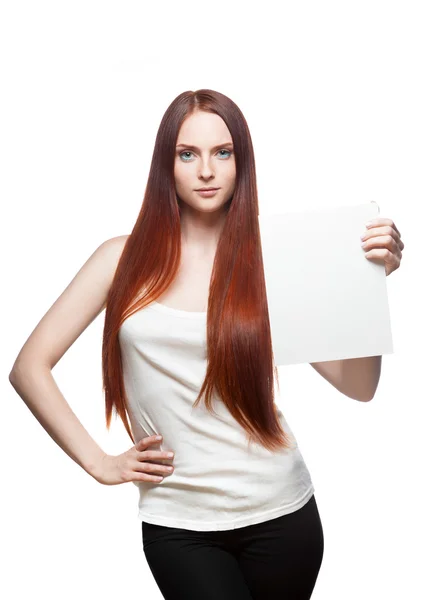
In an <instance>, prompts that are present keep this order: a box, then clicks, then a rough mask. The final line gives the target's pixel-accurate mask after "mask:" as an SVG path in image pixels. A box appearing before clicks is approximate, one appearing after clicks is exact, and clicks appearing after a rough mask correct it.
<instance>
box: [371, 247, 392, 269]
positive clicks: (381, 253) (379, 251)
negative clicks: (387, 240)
mask: <svg viewBox="0 0 425 600" xmlns="http://www.w3.org/2000/svg"><path fill="white" fill-rule="evenodd" d="M365 257H366V258H369V259H370V258H376V259H378V260H379V261H383V262H385V263H387V264H391V265H395V266H396V267H398V266H399V264H400V260H399V258H398V257H397V256H396V255H395V254H393V253H392V252H391V251H390V250H388V248H374V249H373V250H369V252H366V254H365Z"/></svg>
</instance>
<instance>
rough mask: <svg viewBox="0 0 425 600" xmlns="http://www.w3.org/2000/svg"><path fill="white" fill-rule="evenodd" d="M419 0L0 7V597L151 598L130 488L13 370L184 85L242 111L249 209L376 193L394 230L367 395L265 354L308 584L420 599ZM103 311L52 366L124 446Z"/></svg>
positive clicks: (132, 184) (112, 218)
mask: <svg viewBox="0 0 425 600" xmlns="http://www.w3.org/2000/svg"><path fill="white" fill-rule="evenodd" d="M278 10H279V13H278V12H277V11H278ZM422 10H423V3H421V2H419V1H417V2H413V1H409V0H403V1H399V2H393V1H388V0H386V1H385V2H384V1H382V2H378V1H373V0H367V1H359V0H358V1H357V2H338V1H333V2H329V1H326V2H324V1H322V2H303V1H298V2H281V3H275V2H266V1H264V0H263V1H262V2H259V3H247V2H244V3H241V2H231V1H227V2H224V3H207V4H206V5H204V4H201V3H193V2H192V3H181V2H158V3H147V2H146V3H145V2H134V1H133V2H129V1H127V2H122V1H121V2H118V1H116V2H110V1H102V2H100V1H98V2H94V1H90V0H84V1H75V0H74V1H73V2H53V1H51V2H46V1H42V0H39V1H38V2H22V1H21V2H20V1H15V2H7V3H6V2H3V3H2V5H1V10H0V23H1V24H0V61H1V62H0V68H1V72H0V80H1V88H2V91H1V94H0V103H1V106H0V119H1V135H0V138H1V139H0V144H1V146H0V151H1V157H0V158H1V171H2V173H1V179H0V186H1V187H0V193H1V206H2V216H3V218H2V235H1V244H2V254H1V256H2V270H3V283H4V287H3V294H2V316H3V323H2V341H3V344H2V361H1V364H2V379H1V381H2V388H1V398H2V413H3V418H2V419H1V425H0V428H1V429H0V439H1V453H2V454H1V456H2V482H1V483H2V490H3V491H2V511H1V523H0V527H1V531H2V535H1V545H2V548H1V551H2V554H3V557H4V558H3V561H2V566H3V575H2V578H1V583H0V586H1V588H4V589H0V593H1V595H2V596H3V597H5V598H7V599H8V600H15V599H22V598H25V597H35V598H43V599H45V600H48V599H50V598H52V599H55V600H56V599H57V598H61V599H62V600H68V599H69V600H71V599H74V598H75V597H76V596H77V595H78V596H79V597H81V598H84V599H86V598H87V599H89V598H90V599H91V598H101V599H102V600H109V599H114V600H115V599H116V598H130V597H131V598H140V599H142V598H149V600H156V599H160V598H161V597H162V596H161V594H160V592H159V590H158V588H157V586H156V583H155V580H154V579H153V576H152V574H151V572H150V570H149V567H148V565H147V562H146V560H145V557H144V554H143V551H142V538H141V530H140V523H139V521H138V520H137V500H138V490H137V488H136V487H135V486H134V485H132V484H127V485H120V486H103V485H100V484H98V483H97V482H96V481H95V480H94V479H92V478H91V477H90V476H89V475H87V474H86V473H85V471H83V470H82V469H81V468H80V467H79V466H78V465H77V464H76V463H74V462H73V461H72V460H71V459H70V458H69V457H68V456H67V455H66V454H65V453H64V452H63V451H62V450H61V449H60V448H59V447H58V446H57V445H56V444H55V443H54V442H53V440H52V439H51V438H50V437H49V436H48V434H47V433H46V432H45V431H44V430H43V429H42V427H41V426H40V424H39V423H38V421H37V420H36V419H35V418H34V417H33V415H32V414H31V413H30V411H29V410H28V408H27V407H26V405H25V404H24V403H23V402H22V400H21V399H20V397H19V396H18V395H17V394H16V392H15V390H14V389H13V388H12V386H11V385H10V383H9V381H8V374H9V372H10V369H11V367H12V364H13V362H14V360H15V357H16V355H17V354H18V352H19V350H20V348H21V347H22V345H23V344H24V342H25V340H26V339H27V337H28V336H29V334H30V333H31V331H32V330H33V329H34V327H35V326H36V324H37V323H38V321H39V320H40V319H41V317H42V316H43V314H44V313H45V312H46V311H47V310H48V308H49V307H50V306H51V304H52V303H53V302H54V301H55V299H56V298H57V297H58V296H59V295H60V294H61V293H62V291H63V290H64V288H65V287H66V286H67V285H68V283H69V282H70V280H71V279H72V278H73V277H74V275H75V274H76V272H77V271H78V270H79V269H80V267H81V266H82V264H83V263H84V262H85V261H86V260H87V258H88V257H89V256H90V254H91V253H92V252H93V251H94V250H95V248H96V247H97V246H98V245H99V244H100V243H101V242H102V241H104V240H106V239H107V238H109V237H113V236H116V235H123V234H128V233H130V231H131V229H132V227H133V225H134V222H135V220H136V218H137V215H138V212H139V210H140V206H141V202H142V199H143V194H144V189H145V185H146V180H147V175H148V171H149V167H150V160H151V156H152V151H153V146H154V140H155V136H156V132H157V128H158V126H159V123H160V120H161V118H162V115H163V113H164V111H165V110H166V108H167V107H168V105H169V104H170V103H171V101H172V100H173V99H174V98H175V97H176V96H177V95H178V94H180V93H181V92H183V91H185V90H196V89H199V88H211V89H215V90H218V91H220V92H222V93H224V94H226V95H227V96H229V97H230V98H232V100H234V101H235V102H236V103H237V104H238V106H239V107H240V108H241V110H242V112H243V113H244V115H245V117H246V119H247V122H248V124H249V127H250V131H251V135H252V138H253V142H254V149H255V156H256V166H257V176H258V189H259V196H260V207H263V208H264V210H271V209H273V207H275V206H276V207H278V208H279V210H281V211H282V210H284V209H285V206H286V205H288V206H291V208H293V206H294V205H295V206H298V207H299V209H300V210H303V209H305V210H307V209H309V208H314V207H318V206H327V205H329V206H331V205H332V206H336V205H341V206H342V205H352V204H356V203H361V202H369V201H370V200H375V201H376V202H377V203H378V204H379V206H380V208H381V216H382V217H388V218H391V219H393V220H394V222H395V224H396V226H397V227H398V228H399V230H400V232H401V234H402V239H403V241H404V243H405V250H404V252H403V260H402V264H401V267H400V269H399V270H397V271H395V272H394V273H392V274H391V275H390V276H389V278H388V279H387V285H388V296H389V304H390V312H391V327H392V333H393V341H394V354H392V355H387V356H384V357H383V364H382V374H381V380H380V383H379V387H378V390H377V393H376V395H375V397H374V399H373V400H372V401H371V402H370V403H361V402H357V401H355V400H352V399H350V398H348V397H346V396H344V395H342V394H341V393H339V392H338V391H337V390H336V389H334V388H333V387H332V386H331V385H330V384H329V383H328V382H327V381H326V380H324V379H323V378H322V377H320V375H319V374H318V373H316V372H315V371H314V369H313V368H312V367H311V366H310V365H308V364H302V365H295V366H291V367H284V368H280V369H279V375H280V382H281V398H280V401H279V405H280V408H281V409H282V410H283V411H284V414H285V416H286V418H287V420H288V422H289V424H290V426H291V428H292V430H293V432H294V434H295V435H296V437H297V440H298V443H299V447H300V449H301V451H302V453H303V456H304V459H305V461H306V463H307V466H308V468H309V470H310V473H311V475H312V479H313V481H314V484H315V488H316V501H317V504H318V508H319V511H320V515H321V518H322V523H323V528H324V536H325V551H324V558H323V563H322V567H321V570H320V572H319V575H318V579H317V582H316V587H315V590H314V593H313V597H314V598H315V599H317V600H321V599H323V600H334V599H335V600H341V599H342V598H343V599H344V600H354V599H356V600H357V599H358V598H362V599H363V600H376V599H377V598H386V599H388V600H389V599H393V598H394V599H396V598H397V599H398V598H409V599H412V600H415V599H417V598H421V597H423V596H422V594H423V588H424V583H423V574H422V570H423V559H424V555H423V543H424V535H425V528H424V518H423V501H424V495H423V488H422V483H423V464H424V450H423V431H424V430H423V423H424V420H423V417H424V400H425V398H424V385H423V371H424V358H425V357H424V352H423V347H424V333H425V328H424V317H423V306H424V305H425V302H424V294H423V269H424V259H425V255H424V254H425V253H424V249H423V244H424V209H423V205H424V199H425V194H424V187H425V186H424V164H425V163H424V159H425V146H424V139H425V116H424V115H425V111H424V106H425V88H424V56H425V41H424V35H423V32H424V28H425V20H424V16H423V13H422ZM260 210H261V208H260ZM359 243H360V240H359ZM335 252H338V248H337V247H335ZM103 318H104V313H102V314H101V315H100V316H99V317H98V318H97V319H96V320H95V321H94V322H93V323H92V324H91V325H90V327H89V328H88V329H87V330H86V331H85V332H84V334H83V335H81V336H80V338H79V339H78V340H77V341H76V342H75V344H74V345H73V346H72V347H71V348H70V350H69V351H68V352H67V353H66V355H65V356H64V357H63V358H62V360H61V361H60V363H59V364H58V365H57V366H56V367H55V369H54V372H53V373H54V377H55V379H56V381H57V383H58V385H59V387H60V389H61V391H62V392H63V394H64V396H65V397H66V399H67V401H68V402H69V404H70V405H71V407H72V408H73V410H74V411H75V412H76V414H77V415H78V417H79V418H80V420H81V421H82V423H83V424H84V426H85V427H86V428H87V429H88V431H89V432H90V434H91V435H92V436H93V437H94V438H95V439H96V441H97V442H98V443H99V444H100V445H101V446H102V448H103V449H104V450H105V451H107V452H109V453H111V454H112V453H114V454H118V453H121V452H124V451H125V450H127V449H128V448H129V447H130V446H131V441H130V439H129V438H128V436H127V434H126V432H125V430H124V427H123V426H122V424H121V422H118V421H114V422H113V426H112V428H111V430H110V432H107V431H106V427H105V419H104V404H103V396H102V391H101V336H102V330H103ZM170 568H172V565H170ZM283 596H284V594H283V595H282V597H283Z"/></svg>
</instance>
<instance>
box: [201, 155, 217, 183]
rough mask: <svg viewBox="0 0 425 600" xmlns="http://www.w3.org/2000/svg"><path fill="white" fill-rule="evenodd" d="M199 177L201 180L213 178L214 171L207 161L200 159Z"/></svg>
mask: <svg viewBox="0 0 425 600" xmlns="http://www.w3.org/2000/svg"><path fill="white" fill-rule="evenodd" d="M199 177H200V178H201V179H211V177H214V171H213V169H212V167H211V163H210V161H209V159H202V160H201V161H200V167H199Z"/></svg>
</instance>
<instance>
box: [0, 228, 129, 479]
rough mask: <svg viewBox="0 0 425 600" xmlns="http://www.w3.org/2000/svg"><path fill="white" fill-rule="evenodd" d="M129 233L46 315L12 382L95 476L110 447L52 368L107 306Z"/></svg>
mask: <svg viewBox="0 0 425 600" xmlns="http://www.w3.org/2000/svg"><path fill="white" fill-rule="evenodd" d="M127 237H128V236H118V237H114V238H111V239H109V240H106V241H105V242H103V243H102V244H101V245H100V246H99V247H98V248H97V249H96V250H95V251H94V252H93V254H92V255H91V256H90V257H89V258H88V260H87V261H86V262H85V264H84V265H83V266H82V267H81V269H80V270H79V271H78V273H77V274H76V276H75V277H74V279H73V280H72V281H71V283H70V284H69V285H68V287H67V288H66V289H65V290H64V292H63V293H62V294H61V295H60V296H59V298H58V299H57V300H56V301H55V303H54V304H53V305H52V306H51V307H50V309H49V310H48V311H47V313H46V314H45V315H44V316H43V318H42V319H41V321H40V322H39V323H38V325H37V326H36V328H35V329H34V331H33V332H32V333H31V335H30V336H29V338H28V339H27V341H26V342H25V344H24V346H23V347H22V349H21V351H20V352H19V354H18V356H17V358H16V360H15V363H14V365H13V367H12V370H11V372H10V374H9V381H10V383H11V384H12V385H13V387H14V388H15V390H16V392H17V393H18V394H19V396H20V397H21V398H22V400H23V401H24V402H25V404H26V405H27V406H28V408H29V409H30V411H31V412H32V413H33V415H34V416H35V417H36V418H37V420H38V421H39V422H40V424H41V425H42V426H43V427H44V429H45V430H46V431H47V433H48V434H49V435H50V436H51V437H52V439H53V440H54V441H55V442H56V443H57V444H58V445H59V446H60V447H61V448H62V450H64V452H66V453H67V454H68V456H70V457H71V458H72V459H73V460H74V461H75V462H76V463H77V464H79V465H80V466H81V467H82V468H83V469H84V470H85V471H86V472H87V473H89V474H90V475H92V476H93V477H95V475H96V466H97V465H98V464H99V461H100V460H101V458H102V457H103V456H105V454H106V453H105V452H104V451H103V450H102V449H101V448H100V447H99V446H98V444H97V443H96V442H95V441H94V440H93V438H92V437H91V436H90V435H89V433H88V432H87V430H86V429H85V428H84V427H83V425H82V423H81V422H80V421H79V419H78V418H77V416H76V415H75V414H74V412H73V411H72V409H71V407H70V406H69V404H68V403H67V401H66V400H65V398H64V396H63V395H62V393H61V391H60V390H59V388H58V386H57V384H56V382H55V380H54V378H53V375H52V369H53V367H54V366H55V365H56V363H57V362H58V361H59V360H60V358H61V357H62V356H63V355H64V354H65V352H66V351H67V350H68V349H69V348H70V346H71V345H72V344H73V343H74V342H75V340H76V339H77V338H78V337H79V336H80V335H81V333H82V332H83V331H84V330H85V329H86V328H87V327H88V326H89V325H90V323H91V322H92V321H93V320H94V319H95V318H96V317H97V316H98V315H99V314H100V312H101V311H102V310H103V309H104V307H105V303H106V297H107V294H108V291H109V288H110V286H111V283H112V280H113V277H114V274H115V270H116V266H117V264H118V260H119V258H120V256H121V252H122V250H123V248H124V244H125V241H126V239H127Z"/></svg>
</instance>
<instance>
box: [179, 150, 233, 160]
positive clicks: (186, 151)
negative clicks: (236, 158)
mask: <svg viewBox="0 0 425 600" xmlns="http://www.w3.org/2000/svg"><path fill="white" fill-rule="evenodd" d="M219 152H227V154H228V155H230V154H231V153H232V152H231V150H225V149H224V148H223V150H219ZM184 154H192V152H191V151H190V150H185V151H184V152H181V153H180V155H179V156H180V158H181V159H182V160H183V162H189V161H188V160H186V159H184V158H183V155H184ZM222 156H223V155H222ZM186 158H187V157H186ZM223 158H227V156H224V157H223Z"/></svg>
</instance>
